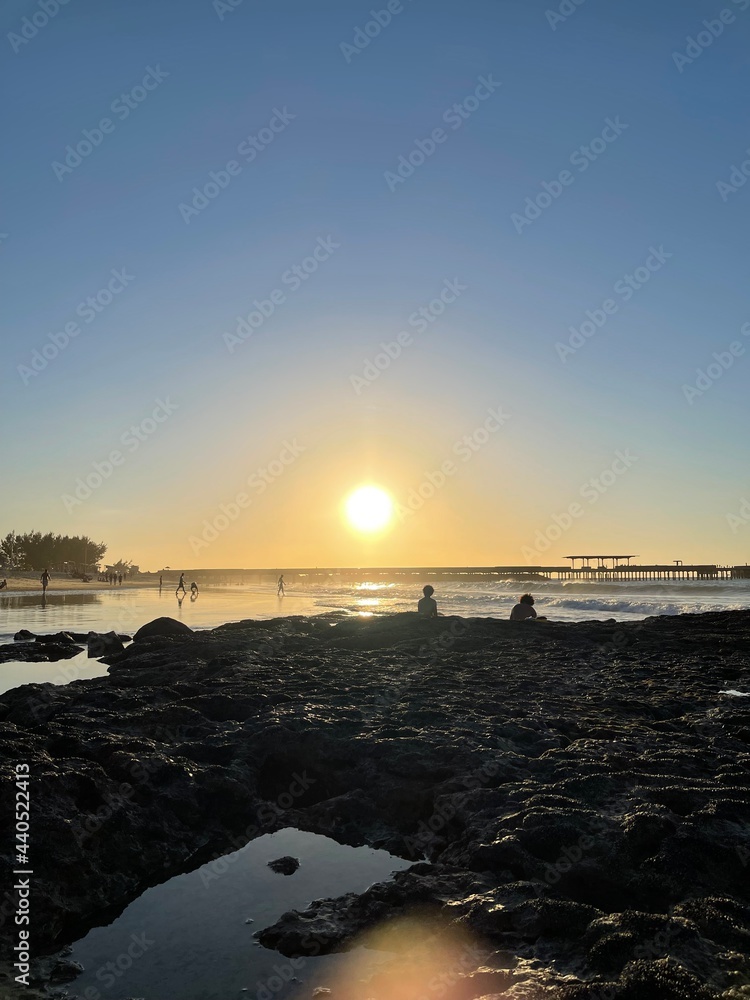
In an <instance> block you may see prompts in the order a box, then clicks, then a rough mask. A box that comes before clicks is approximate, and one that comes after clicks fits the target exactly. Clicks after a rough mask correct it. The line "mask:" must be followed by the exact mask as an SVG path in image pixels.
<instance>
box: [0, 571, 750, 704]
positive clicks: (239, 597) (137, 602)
mask: <svg viewBox="0 0 750 1000" xmlns="http://www.w3.org/2000/svg"><path fill="white" fill-rule="evenodd" d="M197 582H198V584H199V586H200V588H201V589H200V594H199V595H198V597H197V598H195V599H191V597H190V595H188V596H187V597H185V598H184V599H182V600H177V598H176V597H175V592H174V590H173V589H172V586H169V587H167V586H165V587H164V588H163V589H162V590H161V591H159V588H158V587H154V586H153V585H151V586H144V587H123V588H117V587H115V588H112V589H107V588H106V587H105V588H104V589H102V590H99V591H92V590H80V591H78V590H65V591H62V590H61V591H58V592H55V590H54V588H52V589H51V590H50V591H49V592H48V596H47V600H46V602H45V603H44V604H43V603H42V599H41V593H40V591H39V590H38V589H34V590H29V591H27V592H15V593H7V594H0V642H10V641H12V639H13V635H14V634H15V633H16V632H17V631H18V630H19V629H22V628H25V629H29V630H30V631H31V632H58V631H64V630H66V629H70V630H72V631H76V632H88V631H90V630H93V631H95V632H109V631H111V630H114V631H116V632H120V633H126V634H132V633H133V632H135V631H136V630H137V629H138V628H140V626H141V625H144V624H145V623H146V622H149V621H152V620H153V619H154V618H159V617H161V616H169V617H172V618H177V619H179V620H180V621H183V622H185V624H186V625H189V626H190V627H191V628H198V629H200V628H213V627H214V626H216V625H222V624H223V623H224V622H229V621H240V620H241V619H243V618H259V619H266V618H277V617H281V616H286V615H320V614H329V615H361V616H371V615H381V614H392V613H394V612H399V611H413V610H415V609H416V604H417V600H418V598H419V597H421V593H420V587H419V586H414V585H412V584H405V583H403V582H399V583H380V582H378V583H372V582H368V581H367V580H362V581H361V582H359V583H355V582H349V581H347V582H345V583H344V582H331V583H330V584H308V583H306V584H300V585H295V584H294V582H293V581H289V583H288V585H287V589H286V595H285V596H284V597H277V596H276V591H275V587H269V586H265V587H261V586H259V585H257V586H247V585H237V586H211V585H209V586H205V585H204V584H203V583H202V582H201V580H200V577H198V581H197ZM424 582H425V583H429V582H432V583H433V585H434V587H435V598H436V600H437V602H438V609H439V611H440V613H441V614H444V615H461V616H463V617H467V618H482V617H487V618H507V617H508V615H509V614H510V609H511V608H512V607H513V605H514V604H515V603H516V601H517V599H518V597H519V595H520V594H521V593H523V592H524V590H525V589H528V590H530V591H531V593H533V595H534V598H535V600H536V609H537V612H538V613H539V614H540V615H546V616H547V617H548V618H551V619H555V620H557V621H585V620H591V619H600V620H601V619H605V618H614V619H616V620H618V621H637V620H639V619H643V618H646V617H647V616H649V615H678V614H698V613H700V612H704V611H724V610H728V609H741V608H750V580H735V581H716V582H695V583H691V582H683V583H647V582H641V583H635V582H633V583H584V582H571V583H564V582H558V581H549V582H542V583H540V582H537V581H535V582H534V583H533V584H530V585H527V586H526V587H524V585H519V583H518V581H514V580H504V581H485V582H463V581H452V580H445V581H439V580H435V581H429V580H428V579H425V581H424ZM105 673H106V667H105V666H104V665H103V664H100V663H99V662H98V661H97V660H89V659H88V658H87V656H86V653H85V652H84V653H83V654H81V655H79V656H77V657H75V658H73V659H71V660H63V661H60V662H59V663H15V662H12V663H4V664H0V691H3V690H8V689H9V688H11V687H15V686H16V685H18V684H24V683H29V682H36V683H45V682H48V681H49V682H52V683H55V684H65V683H67V682H68V681H70V680H77V679H81V680H82V679H86V678H89V677H98V676H102V675H104V674H105Z"/></svg>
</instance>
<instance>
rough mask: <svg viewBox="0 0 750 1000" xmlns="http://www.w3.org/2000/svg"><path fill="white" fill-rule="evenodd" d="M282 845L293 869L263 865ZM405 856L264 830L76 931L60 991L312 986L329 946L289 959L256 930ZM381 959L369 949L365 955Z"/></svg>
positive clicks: (170, 994) (213, 991)
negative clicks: (295, 863)
mask: <svg viewBox="0 0 750 1000" xmlns="http://www.w3.org/2000/svg"><path fill="white" fill-rule="evenodd" d="M285 855H291V856H292V857H295V858H298V859H299V862H300V866H299V868H298V869H297V871H296V872H295V873H294V874H293V875H289V876H285V875H279V874H277V873H275V872H273V871H272V870H271V869H270V868H269V867H268V862H269V861H273V860H275V859H276V858H279V857H282V856H285ZM410 864H411V862H409V861H404V860H402V859H401V858H396V857H393V856H392V855H390V854H388V853H386V852H385V851H376V850H373V849H372V848H369V847H357V848H353V847H347V846H344V845H341V844H337V843H336V842H335V841H333V840H331V839H329V838H328V837H322V836H319V835H317V834H313V833H304V832H302V831H299V830H293V829H286V830H280V831H278V832H277V833H272V834H266V835H265V836H263V837H259V838H258V839H257V840H253V841H250V843H249V844H247V845H246V846H245V847H243V848H242V849H241V850H239V851H236V852H234V853H233V854H229V855H226V856H225V857H224V858H222V859H217V860H215V861H212V862H209V863H208V864H205V865H203V866H202V867H201V868H199V869H197V870H196V871H193V872H189V873H187V874H184V875H176V876H175V877H174V878H171V879H170V880H169V881H168V882H165V883H163V884H162V885H157V886H154V887H152V888H151V889H147V890H146V892H144V893H143V895H142V896H140V897H139V898H138V899H136V900H134V902H132V903H131V904H130V905H129V906H128V907H127V908H126V909H125V910H124V911H123V913H122V914H121V915H120V916H119V917H118V918H117V919H116V920H115V921H114V922H113V923H111V924H110V925H109V926H107V927H97V928H94V929H93V930H91V931H90V932H89V933H88V934H87V935H86V936H85V937H84V938H82V939H81V940H80V941H77V942H76V944H75V945H74V946H73V953H72V955H71V956H70V957H71V959H72V960H73V961H76V962H80V963H81V965H83V966H84V971H83V972H82V973H81V974H80V975H79V976H78V977H77V978H76V979H75V980H74V981H73V982H72V983H70V985H69V986H68V987H67V988H68V991H69V993H70V994H71V996H77V997H79V998H81V1000H84V998H85V1000H128V998H131V997H142V998H143V1000H167V998H175V1000H176V998H179V1000H227V998H230V997H236V998H247V1000H273V998H286V997H292V996H294V995H295V994H296V993H297V992H298V991H299V990H300V988H301V985H302V984H305V986H306V987H309V992H310V993H311V992H312V990H313V989H315V988H316V987H319V986H322V987H324V986H326V974H327V973H330V972H332V966H333V965H335V964H336V962H337V958H336V956H335V955H334V956H324V957H321V958H304V959H301V958H297V959H294V960H293V961H292V960H290V959H288V958H285V957H284V956H283V955H281V954H279V953H278V952H275V951H270V950H268V949H266V948H263V947H262V946H260V945H259V944H258V942H257V941H256V940H255V938H254V937H253V935H254V933H255V932H256V931H258V930H261V929H262V928H263V927H267V926H269V925H270V924H272V923H274V922H275V921H276V920H277V919H278V918H279V917H280V916H281V915H282V914H283V913H285V912H286V911H287V910H290V909H304V908H305V907H307V906H308V905H309V904H310V903H311V902H312V900H314V899H321V898H326V897H334V896H339V895H342V894H343V893H346V892H363V891H364V890H365V889H366V888H367V887H368V886H370V885H373V884H374V883H375V882H382V881H385V880H387V879H388V878H389V877H390V876H391V874H392V873H393V872H395V871H399V870H402V869H404V868H408V867H409V865H410ZM248 921H252V922H251V923H248ZM362 950H363V951H364V949H362ZM379 960H382V956H379V955H377V954H375V953H370V954H369V955H368V956H366V961H365V962H364V963H363V964H364V966H365V967H367V965H372V966H373V967H374V966H376V965H377V963H378V961H379ZM87 991H88V992H87ZM306 992H308V991H307V989H306Z"/></svg>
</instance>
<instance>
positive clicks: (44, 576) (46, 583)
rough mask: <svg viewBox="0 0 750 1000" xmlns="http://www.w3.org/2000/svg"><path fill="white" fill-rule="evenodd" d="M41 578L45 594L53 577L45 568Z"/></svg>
mask: <svg viewBox="0 0 750 1000" xmlns="http://www.w3.org/2000/svg"><path fill="white" fill-rule="evenodd" d="M39 579H40V580H41V581H42V593H43V594H45V593H46V592H47V587H48V586H49V582H50V579H51V577H50V575H49V571H48V570H46V569H45V571H44V572H43V573H42V575H41V576H40V577H39Z"/></svg>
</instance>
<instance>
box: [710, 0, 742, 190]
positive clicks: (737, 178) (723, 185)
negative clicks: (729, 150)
mask: <svg viewBox="0 0 750 1000" xmlns="http://www.w3.org/2000/svg"><path fill="white" fill-rule="evenodd" d="M749 2H750V0H749ZM745 154H746V155H747V157H748V159H747V160H742V162H741V163H740V165H739V166H737V164H736V163H733V164H732V166H731V167H730V168H729V180H728V181H717V182H716V190H717V191H718V192H719V197H720V198H721V200H722V201H723V202H724V204H726V203H727V201H728V200H729V198H730V196H731V195H733V194H737V192H738V191H739V189H740V188H743V187H744V186H745V185H746V184H747V179H748V177H750V147H748V148H747V149H746V150H745Z"/></svg>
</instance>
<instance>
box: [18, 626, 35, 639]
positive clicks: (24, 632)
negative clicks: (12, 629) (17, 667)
mask: <svg viewBox="0 0 750 1000" xmlns="http://www.w3.org/2000/svg"><path fill="white" fill-rule="evenodd" d="M13 638H14V640H15V641H16V642H29V641H30V640H31V639H36V636H35V635H34V633H33V632H29V630H28V629H27V628H22V629H21V630H20V631H18V632H16V634H15V635H14V636H13Z"/></svg>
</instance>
